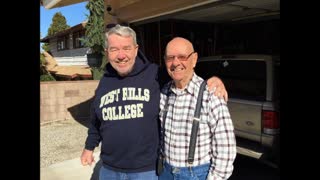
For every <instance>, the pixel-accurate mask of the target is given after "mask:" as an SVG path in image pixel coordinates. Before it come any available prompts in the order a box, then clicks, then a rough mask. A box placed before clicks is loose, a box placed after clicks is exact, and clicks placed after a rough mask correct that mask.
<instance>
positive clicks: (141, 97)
mask: <svg viewBox="0 0 320 180" xmlns="http://www.w3.org/2000/svg"><path fill="white" fill-rule="evenodd" d="M149 100H150V90H149V89H142V88H135V87H123V88H119V89H115V90H112V91H109V92H108V93H107V94H105V95H103V96H102V97H101V98H100V106H99V107H100V108H102V111H101V112H102V118H103V120H105V121H108V120H124V119H133V118H141V117H143V103H136V104H129V103H130V101H145V102H149ZM119 101H120V102H122V103H126V101H127V102H128V104H126V105H123V106H107V105H108V104H110V103H114V102H119Z"/></svg>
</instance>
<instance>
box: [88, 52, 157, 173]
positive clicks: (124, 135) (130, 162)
mask: <svg viewBox="0 0 320 180" xmlns="http://www.w3.org/2000/svg"><path fill="white" fill-rule="evenodd" d="M157 77H158V66H157V65H156V64H151V63H150V62H149V61H148V60H147V59H146V58H145V56H144V55H143V54H141V52H139V53H138V56H137V58H136V61H135V64H134V68H133V70H132V72H130V73H129V74H128V76H126V77H120V76H119V75H118V74H117V72H116V71H115V69H113V68H112V66H111V65H110V63H108V64H107V66H106V72H105V74H104V76H103V77H102V79H101V80H100V83H99V85H98V88H97V89H96V94H95V99H94V101H93V104H92V108H91V122H92V123H91V126H90V127H89V130H88V137H87V140H86V144H85V148H86V149H88V150H93V149H94V148H95V147H96V146H98V144H99V142H100V141H101V142H102V145H101V154H100V159H101V160H102V162H103V166H104V167H106V168H109V169H112V170H114V171H119V172H144V171H151V170H155V166H156V158H157V150H158V143H159V132H158V130H159V129H158V125H159V124H158V121H159V120H158V115H159V102H160V87H159V83H158V80H157Z"/></svg>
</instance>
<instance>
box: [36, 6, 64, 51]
mask: <svg viewBox="0 0 320 180" xmlns="http://www.w3.org/2000/svg"><path fill="white" fill-rule="evenodd" d="M68 28H70V26H69V25H68V24H67V20H66V18H65V17H64V16H63V15H62V14H61V12H57V13H55V14H54V16H53V17H52V23H51V24H50V27H49V29H48V36H51V35H54V34H55V33H57V32H60V31H63V30H65V29H68ZM41 47H42V49H43V50H45V51H47V52H49V51H50V46H49V44H48V43H43V44H42V46H41Z"/></svg>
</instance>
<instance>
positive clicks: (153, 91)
mask: <svg viewBox="0 0 320 180" xmlns="http://www.w3.org/2000/svg"><path fill="white" fill-rule="evenodd" d="M106 53H107V55H108V59H109V62H110V63H108V64H107V65H106V72H105V74H104V76H103V77H102V79H101V80H100V82H99V85H98V87H97V89H96V92H95V98H94V101H93V104H92V106H91V125H90V127H89V130H88V137H87V139H86V142H85V148H84V150H83V152H82V155H81V163H82V165H91V164H92V162H93V161H94V159H93V150H94V148H95V147H97V146H98V145H99V143H100V142H101V154H100V159H101V160H102V167H101V169H100V173H99V179H100V180H113V179H114V180H118V179H119V180H120V179H130V180H153V179H158V177H157V176H156V173H155V168H156V159H157V152H158V144H159V126H158V123H159V119H158V115H159V102H160V86H159V82H158V69H159V67H158V66H157V65H156V64H152V63H150V62H149V61H148V60H147V59H146V57H145V56H144V55H143V54H141V53H139V51H138V44H137V41H136V34H135V32H134V31H133V30H132V29H131V28H129V27H125V26H120V25H117V26H115V27H114V28H112V29H110V30H109V31H108V32H107V33H106ZM216 79H217V78H216ZM216 81H220V80H216ZM221 83H222V82H221ZM221 83H220V91H221V93H222V94H221V95H224V96H226V95H227V94H226V91H225V89H224V85H223V84H221ZM215 84H219V83H215ZM221 86H222V90H221ZM218 87H219V86H218ZM223 90H224V91H223Z"/></svg>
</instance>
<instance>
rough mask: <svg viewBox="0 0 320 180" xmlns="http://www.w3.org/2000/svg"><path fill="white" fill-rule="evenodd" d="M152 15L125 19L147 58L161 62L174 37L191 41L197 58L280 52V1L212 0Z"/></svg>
mask: <svg viewBox="0 0 320 180" xmlns="http://www.w3.org/2000/svg"><path fill="white" fill-rule="evenodd" d="M194 6H195V7H192V8H188V9H185V10H177V11H176V12H171V13H168V12H167V14H164V13H163V15H159V16H155V17H144V18H140V19H132V20H129V23H130V26H131V27H132V28H133V29H134V30H135V31H136V32H137V37H138V41H139V42H138V43H139V45H140V47H141V49H142V50H143V51H144V52H145V54H146V55H147V57H149V58H150V60H151V61H153V62H155V63H157V64H160V65H162V64H163V59H162V57H163V55H164V50H165V45H166V44H167V42H168V41H169V40H170V39H172V38H173V37H175V36H181V37H184V38H187V39H189V40H191V41H192V42H193V44H194V48H195V50H196V51H197V52H198V54H199V56H200V57H206V56H212V55H221V54H270V55H279V54H280V1H279V0H240V1H226V0H224V1H214V2H212V3H207V4H204V5H197V6H196V5H194Z"/></svg>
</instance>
